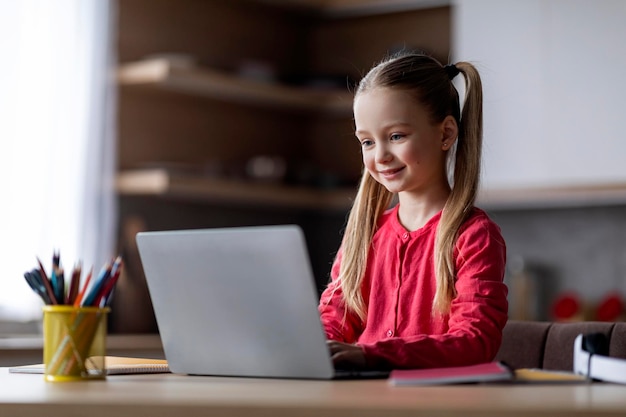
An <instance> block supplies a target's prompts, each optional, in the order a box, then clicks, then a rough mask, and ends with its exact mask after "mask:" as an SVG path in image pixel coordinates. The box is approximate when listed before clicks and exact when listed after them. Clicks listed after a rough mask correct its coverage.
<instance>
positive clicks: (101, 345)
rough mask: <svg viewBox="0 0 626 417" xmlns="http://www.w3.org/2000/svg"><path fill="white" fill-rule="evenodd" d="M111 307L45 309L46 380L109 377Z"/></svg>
mask: <svg viewBox="0 0 626 417" xmlns="http://www.w3.org/2000/svg"><path fill="white" fill-rule="evenodd" d="M109 311H110V309H109V308H108V307H104V308H99V307H72V306H66V305H47V306H44V307H43V363H44V377H45V379H46V381H50V382H59V381H83V380H86V379H104V378H106V369H105V356H106V335H107V314H108V313H109Z"/></svg>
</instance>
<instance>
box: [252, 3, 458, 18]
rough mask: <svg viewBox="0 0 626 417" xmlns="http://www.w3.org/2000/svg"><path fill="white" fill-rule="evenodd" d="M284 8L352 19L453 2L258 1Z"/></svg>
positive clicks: (440, 5)
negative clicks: (300, 9)
mask: <svg viewBox="0 0 626 417" xmlns="http://www.w3.org/2000/svg"><path fill="white" fill-rule="evenodd" d="M256 1H258V2H260V3H268V4H273V5H279V6H283V7H292V8H303V9H307V10H312V11H316V12H318V13H320V14H322V15H324V16H328V17H352V16H368V15H380V14H385V13H397V12H401V11H406V10H417V9H427V8H432V7H443V6H450V5H451V4H452V1H451V0H256Z"/></svg>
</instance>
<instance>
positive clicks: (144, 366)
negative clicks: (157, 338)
mask: <svg viewBox="0 0 626 417" xmlns="http://www.w3.org/2000/svg"><path fill="white" fill-rule="evenodd" d="M104 364H105V365H104V366H105V370H106V374H107V375H128V374H156V373H168V372H169V367H168V365H167V361H166V360H163V359H146V358H131V357H125V356H105V359H104ZM44 371H45V366H44V364H35V365H20V366H13V367H10V368H9V372H10V373H15V374H43V373H44Z"/></svg>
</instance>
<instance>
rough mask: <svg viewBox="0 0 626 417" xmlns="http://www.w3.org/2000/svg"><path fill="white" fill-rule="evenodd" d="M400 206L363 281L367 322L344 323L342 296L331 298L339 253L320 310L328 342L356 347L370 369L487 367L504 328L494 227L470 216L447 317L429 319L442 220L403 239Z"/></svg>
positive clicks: (382, 230)
mask: <svg viewBox="0 0 626 417" xmlns="http://www.w3.org/2000/svg"><path fill="white" fill-rule="evenodd" d="M397 211H398V206H396V207H395V208H393V209H390V210H388V211H387V212H386V213H385V214H384V215H383V217H382V218H381V221H380V223H379V226H380V227H379V229H378V230H377V232H376V234H375V235H374V239H373V241H372V245H371V248H370V252H369V257H368V264H367V271H366V274H365V277H364V280H363V287H362V291H363V297H364V300H365V301H366V304H367V320H366V322H365V323H362V322H361V321H360V320H359V319H358V318H357V317H356V316H355V315H354V314H351V313H348V314H347V316H346V317H344V308H343V301H342V300H341V289H340V288H339V289H337V291H335V292H334V293H333V289H334V288H335V286H336V285H337V283H338V281H337V275H338V273H339V265H340V262H341V250H340V251H339V253H338V256H337V258H336V260H335V262H334V264H333V267H332V271H331V279H332V280H331V283H330V284H329V286H328V287H327V288H326V290H325V291H324V293H323V294H322V297H321V299H320V304H319V311H320V315H321V319H322V323H323V325H324V328H325V330H326V334H327V337H328V338H329V339H332V340H339V341H343V342H347V343H357V344H358V345H360V346H361V347H362V348H363V349H364V352H365V356H366V359H367V361H368V364H369V365H370V366H372V367H391V368H425V367H441V366H458V365H470V364H476V363H481V362H487V361H490V360H492V359H493V358H494V357H495V355H496V353H497V351H498V348H499V347H500V343H501V340H502V329H503V327H504V325H505V323H506V321H507V311H508V303H507V288H506V286H505V284H504V283H503V278H504V271H505V261H506V247H505V243H504V240H503V238H502V235H501V234H500V229H499V227H498V226H497V225H496V224H495V223H494V222H492V221H491V220H490V219H489V218H488V216H487V214H486V213H485V212H483V211H482V210H480V209H474V210H473V212H472V214H471V216H470V218H469V219H468V220H467V221H466V222H465V223H464V224H463V226H462V227H461V230H460V233H459V236H458V239H457V245H456V251H455V259H456V271H457V279H456V284H455V287H456V292H457V296H456V297H455V298H454V299H453V300H452V304H451V309H450V312H449V314H446V315H443V316H441V315H439V314H436V313H435V314H433V313H432V303H433V298H434V295H435V273H434V242H435V234H436V229H437V225H438V224H439V219H440V217H441V213H439V214H437V215H435V216H433V218H431V219H430V220H429V221H428V223H427V224H426V225H424V226H423V227H422V228H421V229H419V230H416V231H413V232H408V231H407V230H406V229H405V228H404V227H403V226H402V225H401V224H400V222H399V221H398V215H397Z"/></svg>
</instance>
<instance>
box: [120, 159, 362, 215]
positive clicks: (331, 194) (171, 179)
mask: <svg viewBox="0 0 626 417" xmlns="http://www.w3.org/2000/svg"><path fill="white" fill-rule="evenodd" d="M116 188H117V191H118V193H119V194H120V195H128V196H140V195H144V196H150V195H151V196H158V197H167V198H174V199H184V200H190V201H191V200H193V201H207V202H218V203H226V204H237V205H254V206H278V207H286V208H297V209H311V210H323V211H345V210H348V209H349V208H350V206H351V204H352V200H353V197H354V195H355V194H356V187H355V188H341V189H330V190H321V189H315V188H307V187H295V186H286V185H282V184H277V183H264V182H253V181H243V180H232V179H218V178H212V177H205V176H200V175H189V174H174V173H171V172H169V171H167V170H165V169H159V168H155V169H142V170H129V171H124V172H121V173H120V174H118V177H117V182H116Z"/></svg>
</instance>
